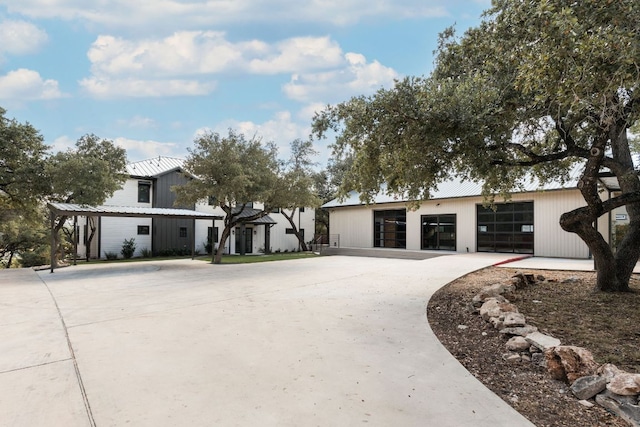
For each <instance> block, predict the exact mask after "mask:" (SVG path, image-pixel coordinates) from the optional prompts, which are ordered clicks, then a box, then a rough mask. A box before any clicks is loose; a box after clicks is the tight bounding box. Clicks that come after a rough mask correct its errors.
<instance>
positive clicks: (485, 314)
mask: <svg viewBox="0 0 640 427" xmlns="http://www.w3.org/2000/svg"><path fill="white" fill-rule="evenodd" d="M509 311H518V308H517V307H516V306H515V305H513V304H510V303H507V302H500V301H498V300H497V299H496V298H489V299H487V300H486V301H485V302H484V304H482V307H480V316H482V319H483V320H484V321H485V322H488V321H489V319H490V318H492V317H500V315H501V314H502V313H506V312H509Z"/></svg>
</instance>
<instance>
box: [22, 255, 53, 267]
mask: <svg viewBox="0 0 640 427" xmlns="http://www.w3.org/2000/svg"><path fill="white" fill-rule="evenodd" d="M48 262H49V261H47V257H46V256H44V255H43V254H41V253H39V252H22V253H21V254H20V265H21V266H22V267H35V266H37V265H45V264H47V263H48Z"/></svg>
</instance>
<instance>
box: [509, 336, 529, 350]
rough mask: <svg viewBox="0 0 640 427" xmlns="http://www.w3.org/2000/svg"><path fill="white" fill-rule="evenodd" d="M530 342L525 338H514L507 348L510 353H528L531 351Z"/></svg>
mask: <svg viewBox="0 0 640 427" xmlns="http://www.w3.org/2000/svg"><path fill="white" fill-rule="evenodd" d="M529 345H530V344H529V342H528V341H527V340H525V339H524V337H519V336H515V337H512V338H511V339H510V340H509V341H507V343H506V344H505V346H506V347H507V350H509V351H518V352H519V351H526V350H528V349H529Z"/></svg>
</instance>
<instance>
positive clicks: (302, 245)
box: [281, 208, 309, 252]
mask: <svg viewBox="0 0 640 427" xmlns="http://www.w3.org/2000/svg"><path fill="white" fill-rule="evenodd" d="M296 209H299V208H294V209H293V210H292V211H291V216H289V215H287V213H286V212H285V211H284V209H283V210H282V211H281V213H282V215H284V217H285V218H287V221H289V224H291V228H292V229H293V233H294V234H295V235H296V237H297V238H298V243H299V244H300V249H301V250H302V251H304V252H307V251H308V250H309V249H308V248H307V244H306V243H305V242H304V237H303V236H302V233H301V232H300V230H298V227H296V223H295V222H294V221H293V216H294V215H295V213H296Z"/></svg>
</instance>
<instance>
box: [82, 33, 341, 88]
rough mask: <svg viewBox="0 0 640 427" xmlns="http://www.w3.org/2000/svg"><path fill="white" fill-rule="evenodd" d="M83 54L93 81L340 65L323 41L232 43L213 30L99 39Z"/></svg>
mask: <svg viewBox="0 0 640 427" xmlns="http://www.w3.org/2000/svg"><path fill="white" fill-rule="evenodd" d="M87 55H88V57H89V60H90V61H91V64H92V65H91V70H92V72H93V74H94V75H96V76H107V75H108V76H121V75H135V76H147V77H148V76H156V77H157V76H175V75H183V76H186V75H200V74H213V73H222V72H232V71H241V72H245V73H254V74H274V73H290V72H293V71H305V70H316V69H325V68H329V67H333V66H336V65H338V64H340V63H341V62H343V61H344V60H343V54H342V50H341V49H340V46H339V45H338V44H337V43H336V42H335V41H333V40H331V39H330V38H329V37H295V38H291V39H286V40H283V41H280V42H278V43H275V44H273V45H269V44H267V43H265V42H262V41H259V40H247V41H242V42H236V43H232V42H230V41H228V40H227V39H226V36H225V34H224V33H221V32H215V31H181V32H177V33H174V34H173V35H171V36H170V37H166V38H163V39H145V40H126V39H123V38H120V37H113V36H107V35H102V36H99V37H98V38H97V39H96V41H95V42H94V43H93V45H92V46H91V49H90V50H89V52H88V54H87Z"/></svg>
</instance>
